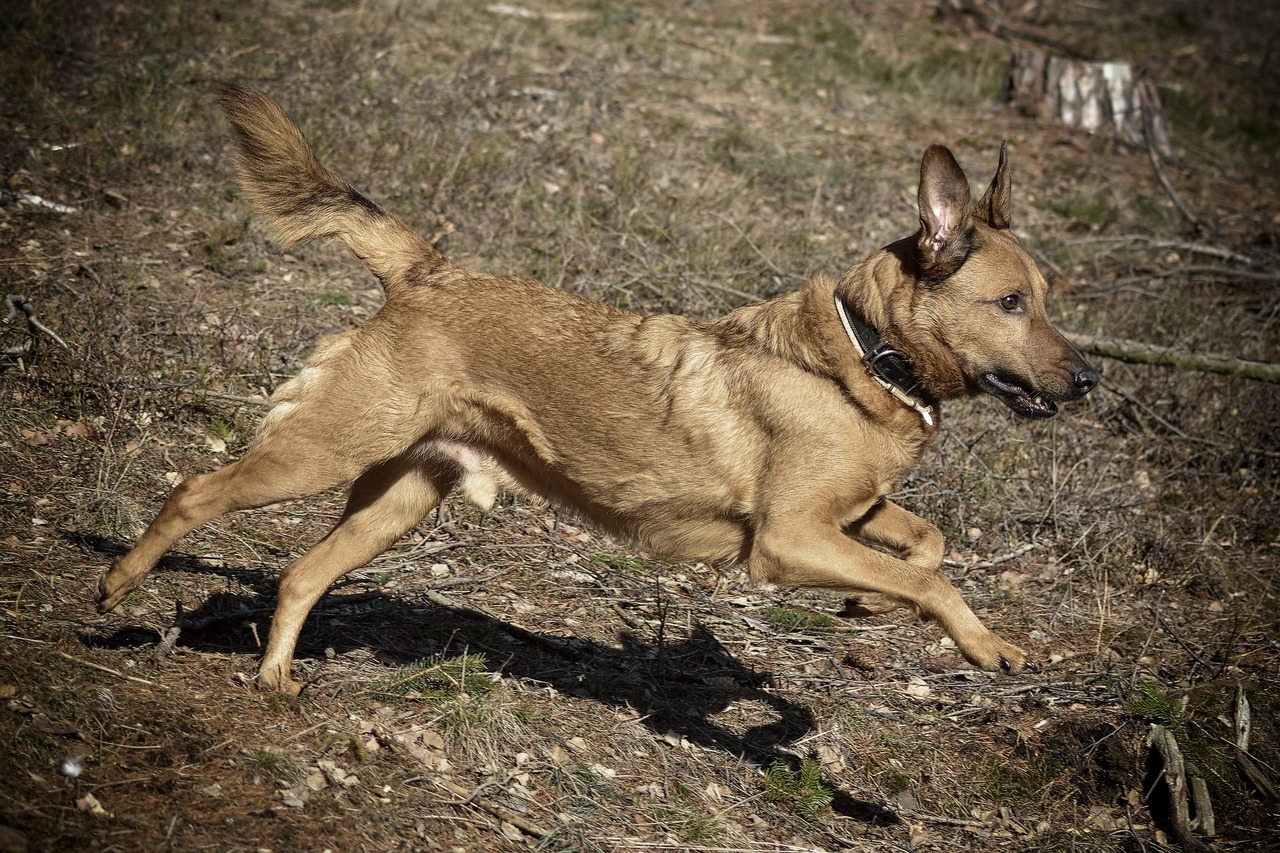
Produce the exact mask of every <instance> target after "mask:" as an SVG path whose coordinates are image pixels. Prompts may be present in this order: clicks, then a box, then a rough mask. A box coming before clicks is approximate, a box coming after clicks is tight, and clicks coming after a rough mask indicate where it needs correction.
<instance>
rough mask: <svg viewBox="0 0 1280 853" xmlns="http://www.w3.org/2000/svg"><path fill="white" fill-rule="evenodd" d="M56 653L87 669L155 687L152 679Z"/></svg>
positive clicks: (63, 653) (64, 653)
mask: <svg viewBox="0 0 1280 853" xmlns="http://www.w3.org/2000/svg"><path fill="white" fill-rule="evenodd" d="M58 654H59V655H61V656H62V657H64V658H66V659H67V660H69V661H74V662H75V663H78V664H80V665H81V666H87V667H89V669H96V670H98V671H99V672H108V673H111V674H112V675H115V676H118V677H120V678H125V679H128V680H129V681H136V682H138V683H139V684H149V685H151V686H152V687H155V685H156V683H155V682H154V681H147V680H146V679H145V678H138V677H137V676H135V675H126V674H125V673H123V672H121V671H120V670H118V669H112V668H111V667H109V666H103V665H101V664H97V663H93V662H92V661H87V660H84V659H82V658H78V657H74V656H72V655H69V654H67V653H66V652H58Z"/></svg>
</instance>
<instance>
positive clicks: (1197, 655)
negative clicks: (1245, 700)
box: [1147, 602, 1213, 672]
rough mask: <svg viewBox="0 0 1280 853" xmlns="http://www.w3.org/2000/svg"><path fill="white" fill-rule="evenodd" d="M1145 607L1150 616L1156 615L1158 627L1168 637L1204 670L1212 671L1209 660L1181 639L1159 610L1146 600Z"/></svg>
mask: <svg viewBox="0 0 1280 853" xmlns="http://www.w3.org/2000/svg"><path fill="white" fill-rule="evenodd" d="M1147 609H1148V610H1150V611H1151V615H1152V616H1154V617H1156V621H1157V622H1159V623H1160V627H1161V628H1163V629H1164V631H1165V633H1166V634H1168V635H1169V636H1170V637H1173V639H1174V641H1176V642H1177V644H1178V645H1180V646H1182V649H1183V651H1185V652H1186V653H1187V654H1189V655H1191V658H1192V660H1194V661H1195V662H1196V663H1198V664H1200V665H1201V666H1202V667H1204V668H1205V669H1206V670H1208V671H1210V672H1212V671H1213V667H1212V666H1211V665H1210V664H1209V662H1208V661H1206V660H1205V659H1204V658H1203V657H1201V656H1200V653H1199V652H1198V651H1196V650H1195V649H1193V648H1191V644H1190V643H1188V642H1187V641H1186V640H1184V639H1182V635H1181V634H1179V633H1178V632H1177V631H1175V630H1174V629H1173V628H1172V627H1171V626H1170V625H1169V623H1168V622H1166V621H1165V620H1164V617H1163V616H1161V615H1160V611H1159V610H1157V609H1156V608H1155V606H1154V605H1152V604H1151V602H1147Z"/></svg>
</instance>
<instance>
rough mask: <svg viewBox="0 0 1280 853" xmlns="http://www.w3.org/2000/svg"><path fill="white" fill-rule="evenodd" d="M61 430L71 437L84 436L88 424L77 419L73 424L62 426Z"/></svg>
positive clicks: (87, 431) (87, 430)
mask: <svg viewBox="0 0 1280 853" xmlns="http://www.w3.org/2000/svg"><path fill="white" fill-rule="evenodd" d="M62 432H63V434H64V435H69V436H71V437H73V438H86V437H88V435H89V425H88V424H87V423H85V422H84V421H83V420H79V421H76V422H75V423H73V424H68V425H67V426H66V427H64V428H63V430H62Z"/></svg>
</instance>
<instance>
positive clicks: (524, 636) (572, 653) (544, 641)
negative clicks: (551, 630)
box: [425, 589, 583, 660]
mask: <svg viewBox="0 0 1280 853" xmlns="http://www.w3.org/2000/svg"><path fill="white" fill-rule="evenodd" d="M425 595H426V597H427V600H428V601H430V602H431V603H433V604H438V605H440V606H441V607H445V608H448V609H449V610H452V611H454V612H455V613H479V611H477V610H473V609H471V608H469V607H466V606H464V605H463V604H461V603H459V602H457V601H454V600H453V599H452V598H449V597H448V596H447V595H443V594H441V593H439V592H436V591H435V590H433V589H429V590H427V591H426V593H425ZM480 615H481V616H485V618H489V617H487V616H486V614H483V613H480ZM494 621H495V622H496V623H497V627H498V628H499V629H500V630H502V631H503V632H504V633H507V634H510V635H511V636H513V637H515V638H516V639H518V640H524V641H525V642H529V643H536V644H537V645H539V646H542V647H543V648H546V649H550V650H551V651H553V652H555V653H556V654H558V655H562V656H564V657H567V658H569V659H570V660H581V659H582V657H583V654H582V652H580V651H578V650H577V649H575V648H573V647H572V646H570V645H569V644H568V643H562V642H560V641H558V640H554V639H552V638H551V637H547V636H543V635H542V634H535V633H534V632H532V631H526V630H525V629H524V628H521V627H519V626H518V625H512V624H510V623H508V622H503V621H501V620H494Z"/></svg>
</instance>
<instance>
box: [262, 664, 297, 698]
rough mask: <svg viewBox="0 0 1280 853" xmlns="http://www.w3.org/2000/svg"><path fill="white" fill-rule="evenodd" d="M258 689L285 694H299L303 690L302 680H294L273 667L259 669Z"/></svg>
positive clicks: (264, 691)
mask: <svg viewBox="0 0 1280 853" xmlns="http://www.w3.org/2000/svg"><path fill="white" fill-rule="evenodd" d="M258 689H259V690H261V691H262V692H263V693H282V694H284V695H285V696H297V695H298V694H299V693H301V692H302V682H300V681H294V680H293V679H292V678H290V677H289V676H288V675H287V674H282V673H281V672H280V670H279V669H277V668H276V667H272V668H270V669H266V668H263V669H261V670H259V671H258Z"/></svg>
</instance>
